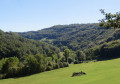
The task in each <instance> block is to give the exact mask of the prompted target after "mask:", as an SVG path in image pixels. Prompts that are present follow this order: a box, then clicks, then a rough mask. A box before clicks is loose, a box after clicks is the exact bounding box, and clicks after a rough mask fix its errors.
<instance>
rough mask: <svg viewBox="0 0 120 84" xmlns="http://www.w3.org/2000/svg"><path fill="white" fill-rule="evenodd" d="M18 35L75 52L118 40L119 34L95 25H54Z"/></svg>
mask: <svg viewBox="0 0 120 84" xmlns="http://www.w3.org/2000/svg"><path fill="white" fill-rule="evenodd" d="M19 35H21V36H23V37H25V38H29V39H34V40H40V41H44V42H47V43H50V44H53V45H56V46H58V47H59V48H61V49H62V48H63V46H67V47H68V48H70V49H72V50H74V51H76V50H78V49H82V50H84V49H88V48H91V47H94V46H96V45H100V44H103V43H104V42H109V41H112V40H117V39H118V38H120V34H118V33H116V32H115V31H114V30H112V29H108V30H107V29H105V28H103V27H100V26H99V25H98V24H97V23H96V24H71V25H56V26H53V27H50V28H46V29H42V30H39V31H30V32H21V33H19Z"/></svg>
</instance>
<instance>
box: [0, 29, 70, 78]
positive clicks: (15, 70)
mask: <svg viewBox="0 0 120 84" xmlns="http://www.w3.org/2000/svg"><path fill="white" fill-rule="evenodd" d="M62 57H63V54H60V50H59V48H57V47H55V46H52V45H49V44H47V43H42V42H39V41H35V40H29V39H27V38H23V37H21V36H19V35H18V34H17V33H13V32H3V31H1V30H0V79H1V78H9V77H19V76H26V75H31V74H34V73H39V72H44V71H49V70H53V69H58V68H63V67H68V63H67V61H66V60H65V61H63V60H62Z"/></svg>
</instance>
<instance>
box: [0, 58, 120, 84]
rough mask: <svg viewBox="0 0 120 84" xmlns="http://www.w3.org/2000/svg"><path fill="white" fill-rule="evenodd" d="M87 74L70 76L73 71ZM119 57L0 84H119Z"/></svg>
mask: <svg viewBox="0 0 120 84" xmlns="http://www.w3.org/2000/svg"><path fill="white" fill-rule="evenodd" d="M81 70H82V71H84V72H86V73H87V75H83V76H77V77H70V76H71V75H72V73H73V72H77V71H81ZM119 77H120V58H119V59H114V60H108V61H100V62H91V63H83V64H76V65H70V67H68V68H62V69H58V70H53V71H48V72H44V73H40V74H36V75H31V76H28V77H22V78H17V79H13V78H12V79H4V80H0V84H119V83H120V79H119Z"/></svg>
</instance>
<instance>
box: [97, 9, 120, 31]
mask: <svg viewBox="0 0 120 84" xmlns="http://www.w3.org/2000/svg"><path fill="white" fill-rule="evenodd" d="M100 11H101V13H102V14H103V15H104V16H105V18H104V19H102V20H100V24H99V25H100V26H102V27H105V28H107V29H108V28H111V27H113V28H114V29H116V28H120V13H119V12H117V13H116V14H111V13H106V12H105V11H104V10H103V9H101V10H100Z"/></svg>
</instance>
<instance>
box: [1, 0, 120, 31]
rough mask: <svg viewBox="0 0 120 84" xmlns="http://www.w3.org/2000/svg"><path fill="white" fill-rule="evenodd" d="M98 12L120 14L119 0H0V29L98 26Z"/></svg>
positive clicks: (100, 16)
mask: <svg viewBox="0 0 120 84" xmlns="http://www.w3.org/2000/svg"><path fill="white" fill-rule="evenodd" d="M100 9H105V11H106V12H112V13H115V12H119V11H120V0H0V29H1V30H3V31H13V32H24V31H31V30H34V31H35V30H40V29H43V28H47V27H50V26H54V25H65V24H74V23H98V20H99V19H101V18H103V15H102V14H101V13H100V11H99V10H100Z"/></svg>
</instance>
